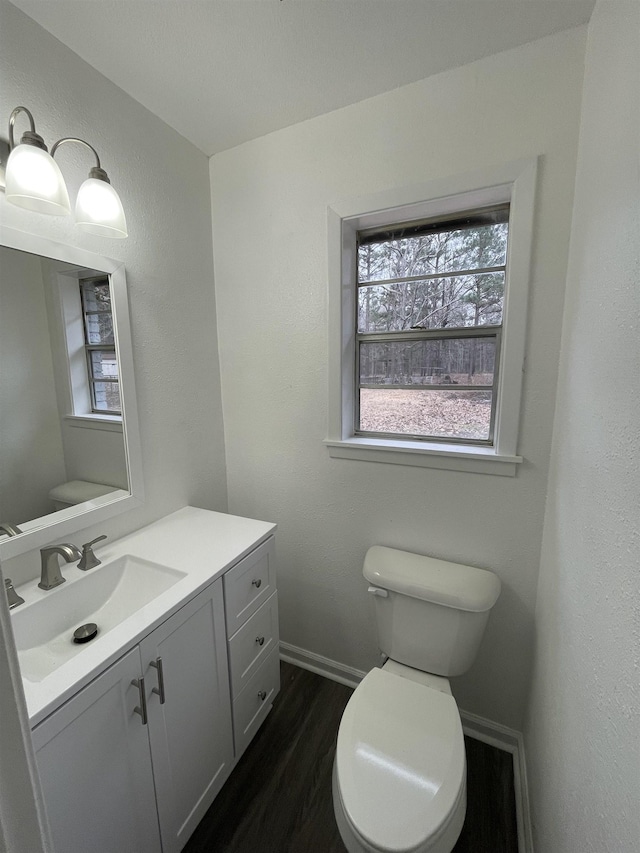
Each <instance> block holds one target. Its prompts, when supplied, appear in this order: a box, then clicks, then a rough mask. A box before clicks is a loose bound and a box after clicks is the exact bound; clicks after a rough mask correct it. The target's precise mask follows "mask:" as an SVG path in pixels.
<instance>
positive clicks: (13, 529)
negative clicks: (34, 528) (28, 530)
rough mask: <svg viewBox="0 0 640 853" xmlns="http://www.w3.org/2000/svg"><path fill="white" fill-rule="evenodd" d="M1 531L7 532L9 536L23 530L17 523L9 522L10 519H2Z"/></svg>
mask: <svg viewBox="0 0 640 853" xmlns="http://www.w3.org/2000/svg"><path fill="white" fill-rule="evenodd" d="M0 533H6V535H7V536H17V535H18V533H22V530H20V528H19V527H18V525H17V524H9V522H8V521H0Z"/></svg>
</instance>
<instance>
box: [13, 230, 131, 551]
mask: <svg viewBox="0 0 640 853" xmlns="http://www.w3.org/2000/svg"><path fill="white" fill-rule="evenodd" d="M0 245H2V246H7V247H8V248H10V249H19V250H20V251H23V252H28V253H29V254H33V255H39V256H40V257H44V258H51V259H53V260H55V261H62V262H64V263H68V264H71V265H73V266H74V267H82V268H87V269H90V270H97V271H99V272H103V273H106V274H107V275H109V277H110V282H111V293H112V296H111V305H112V310H113V319H114V324H113V325H114V338H115V342H116V349H117V352H118V360H119V365H120V398H121V400H122V417H123V432H124V446H125V456H126V461H127V470H128V474H129V492H130V493H129V494H126V495H125V496H124V497H120V498H117V499H116V500H111V501H110V502H108V503H105V504H103V505H100V506H97V507H96V506H93V505H92V504H91V503H85V504H79V505H78V507H74V508H73V509H69V510H63V511H62V513H61V514H58V513H51V514H50V515H46V516H43V517H42V518H39V519H34V520H33V521H32V522H30V523H29V525H28V527H29V530H28V531H26V532H25V533H22V534H21V535H19V536H11V537H8V538H4V539H2V541H0V558H2V559H3V560H7V559H10V558H11V557H16V556H18V555H19V554H24V553H26V552H27V551H31V550H33V549H34V548H39V547H41V546H42V545H46V544H47V543H49V542H51V541H52V540H53V539H57V538H60V537H62V536H67V535H69V534H73V533H76V532H77V531H78V530H82V529H83V528H85V527H88V526H89V525H94V524H101V523H102V522H103V521H106V520H107V519H108V518H112V517H113V516H115V515H119V514H120V513H122V512H128V511H129V510H131V509H134V508H136V507H138V506H140V505H141V504H142V501H143V500H144V479H143V476H142V450H141V443H140V429H139V424H138V409H137V402H136V400H137V398H136V390H135V376H134V370H133V348H132V342H131V323H130V319H129V302H128V298H127V280H126V276H125V270H124V264H122V263H121V262H120V261H117V260H114V259H113V258H107V257H104V256H102V255H97V254H95V253H94V252H88V251H86V250H85V249H80V248H77V247H76V246H68V245H65V244H64V243H58V242H56V241H54V240H49V239H47V238H45V237H40V236H38V235H36V234H29V233H27V232H25V231H18V230H16V229H15V228H8V227H7V226H5V225H0ZM57 272H60V270H57Z"/></svg>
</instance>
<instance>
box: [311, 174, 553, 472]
mask: <svg viewBox="0 0 640 853" xmlns="http://www.w3.org/2000/svg"><path fill="white" fill-rule="evenodd" d="M536 171H537V160H536V159H533V160H521V161H516V162H513V163H508V164H504V165H502V166H496V167H490V168H487V169H484V170H483V171H482V172H478V173H468V174H462V175H459V176H452V177H449V178H444V179H441V180H436V181H433V182H431V183H429V184H423V185H416V186H414V187H404V188H399V189H392V190H388V191H384V192H381V193H376V194H375V195H372V196H370V197H365V198H356V199H347V200H344V201H342V202H338V203H336V204H334V205H332V206H331V207H329V209H328V238H329V269H328V272H329V413H328V414H329V417H328V428H329V429H328V436H327V439H326V441H325V444H326V445H327V447H328V450H329V454H330V455H331V456H333V457H334V458H342V459H344V458H346V459H357V460H364V461H373V462H384V463H393V464H401V465H418V466H424V467H434V468H444V469H447V468H448V469H451V470H457V471H469V472H477V473H491V474H499V475H503V476H514V475H515V473H516V471H517V465H518V463H520V462H522V458H521V457H520V456H518V455H517V442H518V423H519V416H520V403H521V394H522V382H523V372H524V353H525V336H526V311H527V302H528V286H529V268H530V257H531V247H532V233H533V210H534V197H535V184H536Z"/></svg>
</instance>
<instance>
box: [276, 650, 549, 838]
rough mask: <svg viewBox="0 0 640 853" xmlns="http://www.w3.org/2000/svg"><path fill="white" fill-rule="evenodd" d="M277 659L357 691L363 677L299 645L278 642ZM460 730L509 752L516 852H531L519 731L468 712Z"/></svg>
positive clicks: (363, 675)
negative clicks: (516, 826) (514, 799)
mask: <svg viewBox="0 0 640 853" xmlns="http://www.w3.org/2000/svg"><path fill="white" fill-rule="evenodd" d="M280 657H281V659H282V660H284V661H287V662H288V663H292V664H295V665H296V666H299V667H301V668H302V669H308V670H310V671H311V672H315V673H317V674H318V675H322V676H324V677H325V678H330V679H331V680H332V681H338V682H339V683H340V684H346V685H347V687H352V688H354V689H355V688H356V687H357V686H358V684H359V683H360V682H361V681H362V679H363V678H364V677H365V675H366V673H365V672H364V671H363V670H360V669H355V668H354V667H352V666H346V665H345V664H343V663H339V662H338V661H335V660H331V658H326V657H323V656H322V655H317V654H315V653H314V652H308V651H307V650H306V649H301V648H299V647H298V646H293V645H291V644H290V643H284V642H282V641H280ZM460 717H461V719H462V728H463V730H464V732H465V734H467V735H469V736H470V737H474V738H476V739H477V740H481V741H483V743H488V744H489V745H490V746H495V747H496V748H497V749H502V750H505V751H506V752H510V753H511V755H512V756H513V781H514V787H515V795H516V818H517V823H518V853H533V840H532V834H531V816H530V812H529V791H528V787H527V771H526V763H525V756H524V742H523V739H522V735H521V734H520V732H518V731H516V730H515V729H510V728H508V727H507V726H503V725H501V724H500V723H494V722H492V721H491V720H486V719H485V718H484V717H478V716H477V715H476V714H471V713H469V712H468V711H462V710H461V711H460Z"/></svg>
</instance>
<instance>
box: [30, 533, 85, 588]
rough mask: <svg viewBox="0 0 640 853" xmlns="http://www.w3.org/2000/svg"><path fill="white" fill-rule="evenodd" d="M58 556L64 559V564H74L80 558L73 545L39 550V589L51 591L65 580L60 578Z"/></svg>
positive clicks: (54, 546)
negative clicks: (40, 567)
mask: <svg viewBox="0 0 640 853" xmlns="http://www.w3.org/2000/svg"><path fill="white" fill-rule="evenodd" d="M58 555H60V556H61V557H63V558H64V561H65V563H74V562H75V561H76V560H79V559H80V558H81V557H82V554H81V553H80V551H79V550H78V549H77V548H76V546H75V545H71V544H70V545H52V546H51V547H50V548H41V549H40V561H41V564H42V571H41V575H40V583H39V584H38V586H39V587H40V589H53V588H54V586H60V584H61V583H64V582H65V580H66V578H63V577H62V572H61V571H60V563H59V562H58Z"/></svg>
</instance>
